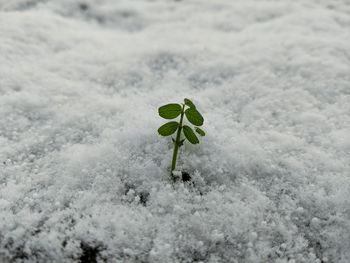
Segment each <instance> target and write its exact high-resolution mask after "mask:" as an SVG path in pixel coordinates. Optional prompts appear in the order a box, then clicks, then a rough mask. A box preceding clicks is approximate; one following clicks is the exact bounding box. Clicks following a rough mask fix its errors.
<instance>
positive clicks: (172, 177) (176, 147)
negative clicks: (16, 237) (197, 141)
mask: <svg viewBox="0 0 350 263" xmlns="http://www.w3.org/2000/svg"><path fill="white" fill-rule="evenodd" d="M184 113H185V104H183V106H182V112H181V117H180V123H179V127H178V128H177V134H176V139H175V143H174V151H173V161H172V162H171V171H170V177H171V179H172V180H173V181H175V177H174V175H173V171H174V170H175V168H176V159H177V153H178V151H179V147H180V138H181V130H182V121H183V118H184Z"/></svg>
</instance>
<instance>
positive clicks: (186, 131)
mask: <svg viewBox="0 0 350 263" xmlns="http://www.w3.org/2000/svg"><path fill="white" fill-rule="evenodd" d="M158 113H159V116H160V117H162V118H164V119H168V120H171V119H175V118H177V117H179V116H180V121H179V122H177V121H170V122H167V123H165V124H164V125H162V126H161V127H159V129H158V133H159V134H160V135H162V136H169V135H172V134H174V133H175V132H176V131H178V133H179V135H180V136H181V131H182V132H183V135H184V137H185V139H182V140H181V141H179V143H180V145H179V146H181V145H183V142H184V141H185V140H186V139H187V140H188V141H189V142H190V143H192V144H198V143H199V139H198V137H197V135H196V133H197V134H199V135H200V136H205V132H204V131H203V130H202V129H201V128H199V126H202V125H203V123H204V118H203V116H202V115H201V114H200V112H199V111H198V109H197V108H196V106H195V105H194V103H193V102H192V101H191V100H189V99H187V98H186V99H184V103H181V105H180V104H177V103H170V104H166V105H164V106H161V107H160V108H159V109H158ZM184 116H185V117H186V119H187V120H188V121H189V122H190V123H191V124H193V125H194V126H195V127H194V130H193V129H192V128H191V127H190V126H188V125H182V123H183V117H184ZM173 142H174V143H176V140H174V139H173Z"/></svg>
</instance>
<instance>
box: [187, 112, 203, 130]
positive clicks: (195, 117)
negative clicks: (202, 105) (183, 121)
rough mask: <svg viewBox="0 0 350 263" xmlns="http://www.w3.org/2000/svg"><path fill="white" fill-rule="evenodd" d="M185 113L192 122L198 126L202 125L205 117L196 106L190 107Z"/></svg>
mask: <svg viewBox="0 0 350 263" xmlns="http://www.w3.org/2000/svg"><path fill="white" fill-rule="evenodd" d="M185 115H186V117H187V119H188V121H189V122H190V123H192V124H193V125H196V126H202V125H203V122H204V119H203V117H202V115H201V114H200V113H199V112H198V111H197V110H196V109H195V108H188V109H187V110H186V111H185Z"/></svg>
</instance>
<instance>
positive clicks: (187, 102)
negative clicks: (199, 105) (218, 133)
mask: <svg viewBox="0 0 350 263" xmlns="http://www.w3.org/2000/svg"><path fill="white" fill-rule="evenodd" d="M184 101H185V104H186V105H187V106H188V107H190V108H196V106H195V105H194V104H193V102H192V101H191V100H189V99H187V98H185V99H184Z"/></svg>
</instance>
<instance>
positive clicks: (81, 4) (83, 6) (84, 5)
mask: <svg viewBox="0 0 350 263" xmlns="http://www.w3.org/2000/svg"><path fill="white" fill-rule="evenodd" d="M79 8H80V10H83V11H86V10H88V9H89V6H88V4H86V3H80V4H79Z"/></svg>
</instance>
